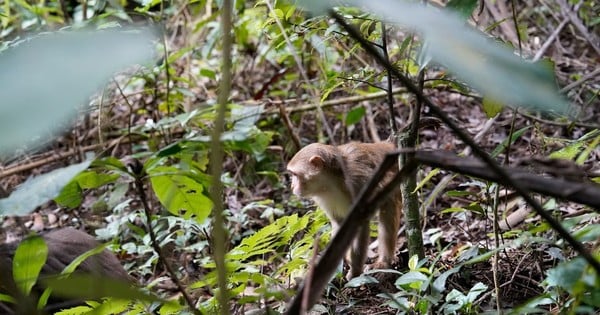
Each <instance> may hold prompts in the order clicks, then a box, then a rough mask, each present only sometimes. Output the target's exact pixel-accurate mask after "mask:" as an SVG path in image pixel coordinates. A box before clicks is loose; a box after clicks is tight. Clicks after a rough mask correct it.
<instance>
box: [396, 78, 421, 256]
mask: <svg viewBox="0 0 600 315" xmlns="http://www.w3.org/2000/svg"><path fill="white" fill-rule="evenodd" d="M424 78H425V70H424V69H421V70H420V71H419V75H418V82H419V89H420V90H419V91H421V92H423V86H424V82H425V80H424ZM422 103H423V102H422V100H420V99H417V102H416V103H415V105H414V106H412V107H411V111H410V127H409V128H408V129H406V131H405V132H404V134H403V135H401V138H400V147H401V148H415V147H416V146H417V141H418V135H419V120H420V117H421V106H422ZM413 160H414V153H411V152H406V153H403V154H400V155H399V163H400V165H401V166H404V165H407V164H412V162H413ZM416 187H417V172H412V173H411V174H408V175H407V176H406V177H405V178H404V180H403V181H402V183H401V184H400V190H401V191H402V202H403V205H404V212H405V214H406V231H407V232H406V233H407V236H406V238H407V240H408V255H409V257H412V256H414V255H417V256H418V257H419V259H422V258H423V257H425V250H424V248H423V234H422V230H421V214H420V213H419V200H418V196H417V194H416V192H415V189H416Z"/></svg>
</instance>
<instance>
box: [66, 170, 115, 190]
mask: <svg viewBox="0 0 600 315" xmlns="http://www.w3.org/2000/svg"><path fill="white" fill-rule="evenodd" d="M118 178H119V175H118V174H107V173H97V172H96V171H92V170H90V171H85V172H81V173H79V175H77V176H75V178H74V180H76V181H77V182H78V183H79V186H80V187H81V188H82V189H95V188H98V187H102V186H104V185H106V184H110V183H113V182H115V181H116V180H117V179H118Z"/></svg>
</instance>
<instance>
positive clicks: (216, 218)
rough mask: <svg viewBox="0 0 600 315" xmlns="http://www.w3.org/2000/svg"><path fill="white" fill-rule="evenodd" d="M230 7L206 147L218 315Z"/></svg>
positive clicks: (225, 293)
mask: <svg viewBox="0 0 600 315" xmlns="http://www.w3.org/2000/svg"><path fill="white" fill-rule="evenodd" d="M232 8H233V5H232V1H231V0H223V4H222V7H221V32H222V33H221V36H223V42H222V43H223V56H222V59H221V62H222V64H221V75H222V77H221V82H220V84H219V96H218V100H217V103H218V106H217V118H216V119H215V125H214V129H213V132H212V139H211V145H210V170H211V172H210V173H211V177H212V182H211V187H210V196H211V199H212V202H213V204H214V206H213V210H212V214H213V222H212V223H213V226H212V228H213V234H212V236H213V246H214V259H215V265H216V267H217V283H218V287H219V291H218V293H217V300H218V301H219V306H220V313H221V314H222V315H227V314H229V290H228V287H227V269H226V266H225V244H226V243H227V238H226V234H225V226H224V225H225V219H224V217H223V182H222V181H221V173H222V172H223V157H224V155H225V152H224V151H223V145H222V143H221V135H222V134H223V130H224V129H225V111H226V109H227V103H228V101H229V93H230V91H231V78H232V75H231V58H232V57H231V49H232V38H231V23H232V17H231V11H232Z"/></svg>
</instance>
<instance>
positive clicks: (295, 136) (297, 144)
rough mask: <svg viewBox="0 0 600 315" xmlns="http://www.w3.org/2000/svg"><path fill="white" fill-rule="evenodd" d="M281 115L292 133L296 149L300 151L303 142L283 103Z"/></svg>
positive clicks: (280, 108) (280, 105)
mask: <svg viewBox="0 0 600 315" xmlns="http://www.w3.org/2000/svg"><path fill="white" fill-rule="evenodd" d="M279 116H280V117H281V120H282V121H283V124H284V125H285V127H286V128H287V130H288V132H289V133H290V138H292V142H293V143H294V151H295V152H297V151H299V150H300V148H302V143H300V137H298V133H296V131H295V130H294V127H293V126H292V122H291V121H290V116H289V115H288V113H287V112H286V111H285V106H283V104H279Z"/></svg>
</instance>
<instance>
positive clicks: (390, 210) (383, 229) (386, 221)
mask: <svg viewBox="0 0 600 315" xmlns="http://www.w3.org/2000/svg"><path fill="white" fill-rule="evenodd" d="M398 195H399V194H398ZM394 197H395V196H394ZM401 218H402V202H401V199H400V196H398V198H394V199H391V200H388V201H386V202H385V203H384V204H383V205H382V206H381V209H380V211H379V226H378V241H379V249H378V252H379V259H378V261H377V263H376V265H375V266H374V267H375V268H387V267H389V266H390V265H391V264H393V262H394V260H395V258H396V255H395V253H396V242H397V241H398V236H397V234H398V230H399V229H400V219H401Z"/></svg>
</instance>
